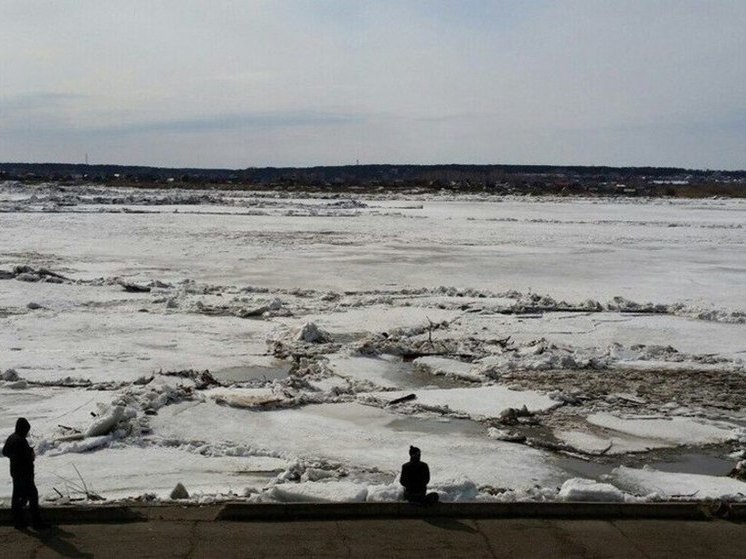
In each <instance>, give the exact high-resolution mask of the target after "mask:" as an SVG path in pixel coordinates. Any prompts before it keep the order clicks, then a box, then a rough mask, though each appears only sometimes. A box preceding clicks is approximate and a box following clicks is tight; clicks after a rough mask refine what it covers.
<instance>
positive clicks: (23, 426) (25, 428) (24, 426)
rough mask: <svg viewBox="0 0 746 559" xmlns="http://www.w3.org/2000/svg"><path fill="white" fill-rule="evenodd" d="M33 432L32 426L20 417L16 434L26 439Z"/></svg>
mask: <svg viewBox="0 0 746 559" xmlns="http://www.w3.org/2000/svg"><path fill="white" fill-rule="evenodd" d="M29 431H31V424H30V423H29V422H28V420H27V419H26V418H25V417H19V418H18V421H16V434H18V435H20V436H22V437H25V436H26V435H28V432H29Z"/></svg>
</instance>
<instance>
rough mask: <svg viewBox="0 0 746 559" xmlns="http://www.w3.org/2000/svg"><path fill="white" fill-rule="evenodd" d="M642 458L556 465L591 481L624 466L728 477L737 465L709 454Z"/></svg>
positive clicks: (568, 460) (567, 461) (571, 461)
mask: <svg viewBox="0 0 746 559" xmlns="http://www.w3.org/2000/svg"><path fill="white" fill-rule="evenodd" d="M640 458H641V457H640V456H636V457H635V461H634V462H633V463H628V462H629V461H624V460H616V461H613V462H606V463H603V464H601V463H598V462H590V461H585V460H581V459H579V458H570V457H561V458H558V459H557V462H556V463H557V465H558V466H559V467H560V468H562V469H564V470H565V471H567V472H569V473H570V474H572V475H575V476H579V477H586V478H591V479H599V478H600V477H601V476H602V475H605V474H610V473H611V471H612V470H613V469H614V468H616V467H618V466H622V465H625V466H630V467H634V468H641V467H643V466H650V467H651V468H653V469H656V470H659V471H661V472H669V473H677V474H700V475H708V476H724V475H727V474H728V472H730V471H731V469H732V468H733V466H734V465H735V462H734V461H733V460H727V459H725V458H719V457H717V456H711V455H708V454H693V453H689V454H682V455H680V456H672V457H670V458H668V459H666V460H652V461H649V462H647V461H644V460H640Z"/></svg>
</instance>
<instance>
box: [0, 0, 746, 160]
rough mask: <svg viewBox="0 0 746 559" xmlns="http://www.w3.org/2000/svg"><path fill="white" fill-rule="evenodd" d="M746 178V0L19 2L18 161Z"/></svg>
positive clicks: (14, 80) (4, 65)
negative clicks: (662, 171)
mask: <svg viewBox="0 0 746 559" xmlns="http://www.w3.org/2000/svg"><path fill="white" fill-rule="evenodd" d="M86 154H88V157H89V161H90V162H91V163H110V164H132V165H157V166H169V167H227V168H236V169H239V168H246V167H262V166H313V165H346V164H354V163H356V162H357V161H359V162H360V163H396V164H404V163H413V164H438V163H480V164H490V163H495V164H500V163H504V164H549V165H561V164H567V165H571V164H572V165H620V166H628V165H654V166H677V167H687V168H701V169H745V168H746V2H745V1H743V0H699V1H694V0H619V1H612V0H564V1H563V0H556V1H544V0H494V1H490V0H482V1H477V0H452V1H447V0H374V1H369V0H267V1H260V0H235V1H233V0H212V1H210V2H208V1H206V0H202V1H196V0H127V1H126V2H122V1H121V0H75V1H70V2H61V1H59V0H0V161H5V162H11V161H14V162H21V161H23V162H69V163H78V162H83V161H84V160H85V157H86Z"/></svg>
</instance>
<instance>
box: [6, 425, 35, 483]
mask: <svg viewBox="0 0 746 559" xmlns="http://www.w3.org/2000/svg"><path fill="white" fill-rule="evenodd" d="M27 432H28V431H27ZM3 456H7V457H8V458H10V476H11V477H12V478H15V479H33V478H34V450H33V449H32V448H31V446H30V445H29V444H28V441H27V440H26V437H25V436H22V435H20V434H19V433H18V432H15V433H13V434H12V435H11V436H10V437H8V440H6V441H5V446H3Z"/></svg>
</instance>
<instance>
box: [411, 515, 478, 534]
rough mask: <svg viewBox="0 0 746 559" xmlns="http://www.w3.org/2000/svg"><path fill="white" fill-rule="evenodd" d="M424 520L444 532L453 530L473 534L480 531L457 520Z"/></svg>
mask: <svg viewBox="0 0 746 559" xmlns="http://www.w3.org/2000/svg"><path fill="white" fill-rule="evenodd" d="M423 520H424V521H425V522H427V523H428V524H430V525H431V526H435V527H436V528H442V529H443V530H452V531H454V532H469V533H471V534H474V533H476V532H478V531H479V530H477V529H476V528H473V527H471V526H469V525H468V524H465V523H463V522H461V521H460V520H456V519H455V518H423Z"/></svg>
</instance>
